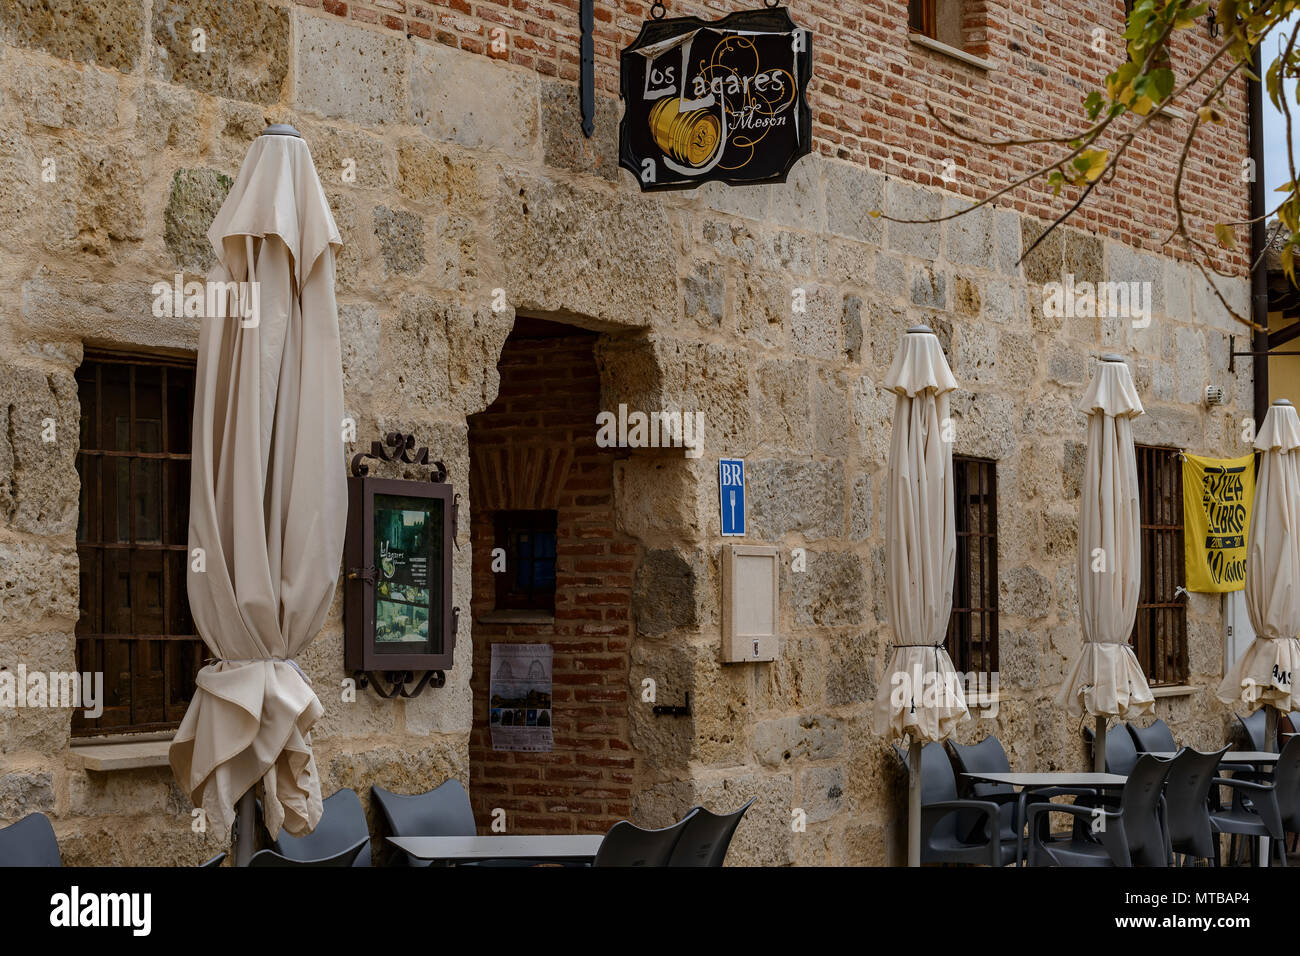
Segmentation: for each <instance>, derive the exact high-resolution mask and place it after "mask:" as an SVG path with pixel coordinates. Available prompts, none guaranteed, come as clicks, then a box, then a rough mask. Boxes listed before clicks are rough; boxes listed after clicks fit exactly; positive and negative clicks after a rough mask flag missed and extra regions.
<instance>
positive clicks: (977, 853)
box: [896, 743, 1019, 866]
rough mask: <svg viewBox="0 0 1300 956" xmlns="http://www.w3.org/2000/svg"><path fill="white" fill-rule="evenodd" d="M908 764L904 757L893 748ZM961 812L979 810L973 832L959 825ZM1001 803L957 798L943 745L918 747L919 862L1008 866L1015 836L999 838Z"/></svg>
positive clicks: (1012, 859) (1015, 853)
mask: <svg viewBox="0 0 1300 956" xmlns="http://www.w3.org/2000/svg"><path fill="white" fill-rule="evenodd" d="M896 752H897V753H898V755H899V757H900V759H902V761H903V765H904V766H907V764H908V755H907V754H906V753H904V752H902V751H896ZM963 811H974V812H975V813H978V814H979V826H978V830H977V832H976V833H975V834H974V835H973V836H972V834H971V833H969V832H963V831H962V829H960V828H959V826H958V817H959V815H960V814H961V813H962V812H963ZM1002 833H1003V826H1002V807H1001V806H999V804H998V803H997V802H996V801H994V800H969V799H965V800H964V799H960V798H958V796H957V778H956V777H955V776H954V775H953V772H952V764H951V763H950V762H949V760H948V754H947V752H946V751H945V750H944V749H943V744H939V743H929V744H926V745H925V746H924V747H922V748H921V862H922V863H976V864H979V863H983V864H985V865H987V866H1006V865H1007V864H1009V863H1014V862H1015V861H1016V859H1017V858H1018V856H1019V849H1018V848H1017V846H1016V842H1015V840H1014V839H1012V840H1006V839H1003V836H1002Z"/></svg>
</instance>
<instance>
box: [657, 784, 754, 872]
mask: <svg viewBox="0 0 1300 956" xmlns="http://www.w3.org/2000/svg"><path fill="white" fill-rule="evenodd" d="M757 799H758V798H757V797H750V798H749V799H748V800H746V801H745V805H744V806H742V807H741V808H740V809H739V810H733V811H732V812H731V813H724V814H717V813H711V812H709V811H708V810H706V809H704V808H703V807H693V808H692V809H691V810H690V812H689V813H688V814H687V815H686V819H687V820H688V821H689V822H688V823H687V824H686V829H685V830H683V831H682V835H681V837H680V838H679V839H678V841H677V845H676V846H675V847H673V853H672V856H670V857H669V858H668V865H669V866H689V867H702V866H707V867H717V866H722V864H723V861H724V860H726V858H727V848H728V847H729V846H731V838H732V836H734V835H735V832H736V827H738V826H740V820H741V818H742V817H743V816H744V815H745V811H746V810H748V809H749V808H750V807H751V806H753V804H754V801H755V800H757Z"/></svg>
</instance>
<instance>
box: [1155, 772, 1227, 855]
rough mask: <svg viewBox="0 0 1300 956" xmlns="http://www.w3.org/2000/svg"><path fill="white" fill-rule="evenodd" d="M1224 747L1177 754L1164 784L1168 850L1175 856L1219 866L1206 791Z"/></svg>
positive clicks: (1207, 791)
mask: <svg viewBox="0 0 1300 956" xmlns="http://www.w3.org/2000/svg"><path fill="white" fill-rule="evenodd" d="M1227 752H1228V748H1227V747H1224V748H1223V749H1222V750H1216V751H1214V752H1212V753H1201V752H1200V751H1199V750H1193V749H1191V748H1190V747H1187V748H1184V749H1183V750H1181V751H1179V753H1178V756H1177V757H1175V758H1174V759H1173V765H1172V766H1171V767H1170V768H1169V778H1168V780H1167V781H1166V782H1165V802H1166V804H1167V807H1168V809H1167V814H1168V821H1169V843H1170V848H1171V849H1172V851H1173V852H1174V853H1176V854H1181V855H1182V856H1183V857H1184V858H1185V857H1189V856H1191V857H1196V858H1198V859H1202V860H1209V861H1210V862H1211V863H1212V864H1214V865H1215V866H1218V864H1219V840H1218V838H1217V837H1216V836H1215V835H1214V828H1213V827H1212V826H1211V825H1210V788H1211V787H1212V786H1213V785H1214V775H1215V771H1216V770H1217V768H1218V766H1219V760H1220V759H1221V758H1222V757H1223V755H1224V754H1225V753H1227Z"/></svg>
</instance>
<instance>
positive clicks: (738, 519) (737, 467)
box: [718, 458, 745, 538]
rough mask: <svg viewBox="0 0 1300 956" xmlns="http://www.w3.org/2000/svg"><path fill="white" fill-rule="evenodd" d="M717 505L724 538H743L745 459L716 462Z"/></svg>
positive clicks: (728, 459)
mask: <svg viewBox="0 0 1300 956" xmlns="http://www.w3.org/2000/svg"><path fill="white" fill-rule="evenodd" d="M718 505H719V507H720V509H721V513H722V534H723V536H724V537H728V538H730V537H737V538H743V537H744V536H745V459H743V458H723V459H721V460H720V461H719V462H718Z"/></svg>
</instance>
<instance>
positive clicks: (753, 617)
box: [722, 544, 781, 663]
mask: <svg viewBox="0 0 1300 956" xmlns="http://www.w3.org/2000/svg"><path fill="white" fill-rule="evenodd" d="M779 561H780V550H779V549H778V548H776V547H775V546H772V545H754V544H728V545H723V548H722V660H723V661H724V662H726V663H738V662H740V661H774V660H776V658H777V657H778V656H779V654H780V652H781V645H780V635H779V634H778V633H777V632H778V628H779V626H780V618H781V615H780V611H779V604H778V599H779V594H780V581H781V568H780V565H779V563H778V562H779Z"/></svg>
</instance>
